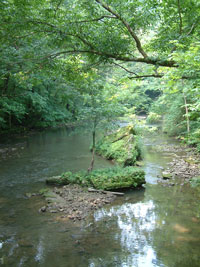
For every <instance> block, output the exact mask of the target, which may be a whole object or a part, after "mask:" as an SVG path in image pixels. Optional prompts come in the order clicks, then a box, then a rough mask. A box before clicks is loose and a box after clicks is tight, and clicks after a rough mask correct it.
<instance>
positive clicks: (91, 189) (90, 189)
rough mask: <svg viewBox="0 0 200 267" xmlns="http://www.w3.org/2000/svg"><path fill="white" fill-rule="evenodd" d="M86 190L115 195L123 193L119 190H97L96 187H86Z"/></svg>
mask: <svg viewBox="0 0 200 267" xmlns="http://www.w3.org/2000/svg"><path fill="white" fill-rule="evenodd" d="M88 192H96V193H103V194H113V195H116V196H123V195H124V193H121V192H112V191H105V190H98V189H94V188H88Z"/></svg>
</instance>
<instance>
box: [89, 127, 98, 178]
mask: <svg viewBox="0 0 200 267" xmlns="http://www.w3.org/2000/svg"><path fill="white" fill-rule="evenodd" d="M95 146H96V131H95V129H94V130H93V132H92V160H91V163H90V167H89V168H88V173H89V172H91V171H92V170H93V167H94V155H95Z"/></svg>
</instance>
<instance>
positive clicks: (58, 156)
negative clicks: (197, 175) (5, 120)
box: [0, 129, 200, 267]
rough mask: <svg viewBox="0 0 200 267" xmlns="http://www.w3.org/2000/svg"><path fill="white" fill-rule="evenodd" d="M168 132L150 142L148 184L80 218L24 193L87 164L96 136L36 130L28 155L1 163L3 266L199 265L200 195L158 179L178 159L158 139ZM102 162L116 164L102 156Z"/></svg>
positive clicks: (102, 164)
mask: <svg viewBox="0 0 200 267" xmlns="http://www.w3.org/2000/svg"><path fill="white" fill-rule="evenodd" d="M163 138H164V137H162V138H160V137H159V138H158V137H156V138H155V139H154V140H152V139H148V140H146V141H145V142H144V143H145V144H146V148H147V149H146V152H145V162H146V164H145V167H144V168H145V171H146V179H147V182H148V184H147V185H146V189H145V190H140V191H137V190H136V191H130V192H128V193H126V195H125V197H122V198H120V197H119V198H117V199H116V201H115V202H114V203H113V204H112V205H110V206H106V207H105V208H103V209H101V210H98V211H96V212H95V214H94V216H91V218H90V219H89V221H87V222H86V223H84V224H83V225H82V224H80V225H74V224H71V223H70V222H68V221H65V222H61V221H58V220H57V219H56V218H57V217H58V215H53V214H40V213H38V209H39V208H40V207H41V206H43V205H44V202H43V200H42V199H38V198H32V199H29V200H28V199H26V198H25V195H24V194H25V193H26V192H34V191H38V190H39V189H40V188H41V187H43V186H44V184H43V185H42V181H43V180H44V178H45V177H46V176H51V175H56V174H60V173H61V172H62V171H66V170H72V171H76V170H79V169H83V168H85V169H86V168H87V167H88V162H90V158H91V154H90V152H89V151H88V147H89V144H90V140H89V139H88V136H83V135H76V136H70V135H69V134H68V133H67V131H65V130H63V129H62V130H55V131H49V132H46V133H42V134H38V135H35V136H32V137H29V138H28V140H27V141H26V143H25V144H23V145H24V149H23V150H22V151H21V152H20V157H18V158H15V157H13V158H12V157H11V158H9V159H8V160H7V161H4V162H3V164H2V165H1V169H0V178H1V179H0V186H1V188H0V194H1V195H0V196H1V197H0V265H1V264H2V265H3V266H28V267H32V266H48V267H51V266H59V267H60V266H61V267H62V266H63V267H77V266H80V267H86V266H91V267H100V266H101V267H102V266H103V267H104V266H105V267H107V266H108V267H112V266H128V267H129V266H130V267H133V266H134V267H153V266H154V267H188V266H192V267H199V266H200V265H199V262H200V255H199V247H200V209H199V203H200V197H199V195H197V194H196V193H195V191H193V190H192V189H190V188H189V187H187V186H186V187H183V188H180V187H176V186H174V187H171V188H166V187H165V188H164V187H161V186H159V185H157V184H156V181H157V176H159V175H160V172H161V171H162V168H163V167H165V166H166V165H167V162H168V161H169V160H170V159H169V158H165V157H163V153H162V152H155V151H154V145H155V144H159V143H163V142H167V141H168V140H165V139H163ZM168 142H172V141H170V140H169V141H168ZM1 163H2V162H1ZM96 163H97V165H96V166H97V167H105V166H110V163H109V162H107V161H105V160H103V159H102V158H99V157H97V161H96Z"/></svg>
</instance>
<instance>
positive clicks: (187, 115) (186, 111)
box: [183, 94, 190, 134]
mask: <svg viewBox="0 0 200 267" xmlns="http://www.w3.org/2000/svg"><path fill="white" fill-rule="evenodd" d="M183 98H184V102H185V115H186V122H187V133H188V134H189V133H190V119H189V112H188V106H187V98H186V96H185V94H183Z"/></svg>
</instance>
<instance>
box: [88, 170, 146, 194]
mask: <svg viewBox="0 0 200 267" xmlns="http://www.w3.org/2000/svg"><path fill="white" fill-rule="evenodd" d="M89 176H90V181H91V183H92V184H93V187H94V188H96V189H103V190H115V189H120V188H134V187H138V186H141V185H142V184H144V183H145V173H144V171H143V170H141V169H139V168H136V167H126V168H122V167H115V168H109V169H102V170H95V171H93V172H91V173H90V174H89Z"/></svg>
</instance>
